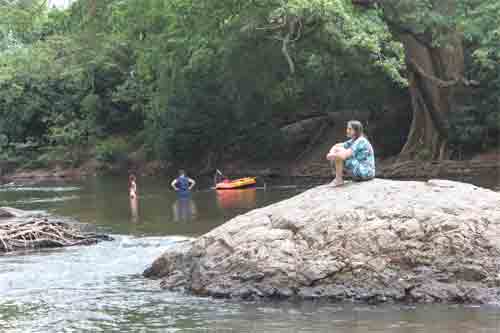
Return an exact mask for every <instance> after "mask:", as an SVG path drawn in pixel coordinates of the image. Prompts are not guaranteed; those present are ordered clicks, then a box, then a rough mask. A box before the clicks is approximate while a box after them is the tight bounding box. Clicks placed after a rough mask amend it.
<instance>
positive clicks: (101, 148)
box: [95, 139, 129, 163]
mask: <svg viewBox="0 0 500 333" xmlns="http://www.w3.org/2000/svg"><path fill="white" fill-rule="evenodd" d="M128 151H129V146H128V144H127V143H126V142H125V140H123V139H108V140H105V141H101V142H99V143H97V146H96V152H95V153H96V159H97V160H98V161H100V162H104V163H117V162H123V161H126V160H127V154H128Z"/></svg>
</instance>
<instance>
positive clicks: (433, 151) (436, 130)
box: [352, 0, 465, 159]
mask: <svg viewBox="0 0 500 333" xmlns="http://www.w3.org/2000/svg"><path fill="white" fill-rule="evenodd" d="M352 3H353V4H354V5H357V6H362V7H372V6H375V5H378V6H380V7H381V8H383V9H387V10H388V12H389V13H390V14H389V15H388V16H386V17H385V19H386V22H387V23H388V25H389V27H390V28H391V29H392V30H393V31H394V34H395V36H396V38H398V39H399V40H400V41H401V42H402V43H403V46H404V49H405V57H406V63H407V65H408V81H409V90H410V95H411V105H412V110H411V111H412V113H413V120H412V125H411V129H410V133H409V134H408V138H407V142H406V144H405V145H404V147H403V149H402V151H401V154H400V157H401V158H403V159H412V158H414V157H416V156H420V157H427V158H429V159H443V158H446V157H447V156H448V145H447V142H448V132H449V125H448V119H449V115H450V113H452V112H454V110H455V109H456V108H457V103H456V96H457V94H456V93H457V90H458V89H460V87H462V83H463V82H465V80H464V54H463V45H462V39H461V36H460V34H459V33H458V32H457V31H453V30H449V29H448V28H447V27H444V26H443V27H440V28H436V27H434V29H435V30H436V29H440V31H439V33H440V35H441V36H442V37H444V38H443V41H442V42H441V44H440V45H438V46H433V45H432V37H430V36H431V35H432V32H437V31H427V33H417V32H416V30H417V29H414V28H415V27H412V26H411V25H412V23H411V22H402V21H401V20H400V19H399V16H401V17H404V15H405V14H408V13H406V12H402V13H399V12H397V10H398V9H397V8H403V9H402V10H406V11H408V10H413V9H415V8H416V7H415V8H413V7H412V6H411V5H410V6H406V7H395V6H394V3H395V2H391V1H381V0H352ZM397 3H398V2H396V4H397ZM407 4H411V1H407ZM433 6H434V7H433V10H435V11H436V12H438V13H442V14H444V15H450V14H451V13H452V12H453V11H454V10H455V0H439V1H435V2H434V3H433ZM395 8H396V9H395ZM412 8H413V9H412ZM415 10H416V9H415ZM429 28H430V27H429Z"/></svg>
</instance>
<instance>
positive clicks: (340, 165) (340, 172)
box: [331, 157, 344, 186]
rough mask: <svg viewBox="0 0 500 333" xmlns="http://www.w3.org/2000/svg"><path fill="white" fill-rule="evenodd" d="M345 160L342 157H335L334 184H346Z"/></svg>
mask: <svg viewBox="0 0 500 333" xmlns="http://www.w3.org/2000/svg"><path fill="white" fill-rule="evenodd" d="M343 177H344V160H343V159H342V158H341V157H337V158H335V179H334V180H333V181H332V182H331V184H332V185H333V186H340V185H342V184H344V179H343Z"/></svg>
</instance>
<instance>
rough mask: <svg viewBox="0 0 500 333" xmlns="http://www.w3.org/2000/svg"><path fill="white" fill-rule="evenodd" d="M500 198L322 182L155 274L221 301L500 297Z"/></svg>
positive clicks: (449, 186)
mask: <svg viewBox="0 0 500 333" xmlns="http://www.w3.org/2000/svg"><path fill="white" fill-rule="evenodd" d="M499 255H500V194H499V193H496V192H493V191H490V190H486V189H482V188H479V187H476V186H473V185H470V184H464V183H459V182H451V181H446V180H431V181H428V182H415V181H407V182H403V181H390V180H381V179H375V180H373V181H369V182H362V183H349V184H346V185H345V186H343V187H337V188H334V187H330V186H320V187H317V188H313V189H311V190H308V191H306V192H304V193H302V194H300V195H297V196H295V197H293V198H291V199H288V200H285V201H282V202H279V203H276V204H273V205H270V206H268V207H265V208H261V209H256V210H253V211H251V212H249V213H247V214H244V215H241V216H238V217H236V218H234V219H232V220H230V221H229V222H227V223H225V224H223V225H221V226H219V227H217V228H215V229H214V230H212V231H211V232H209V233H207V234H205V235H203V236H201V237H199V238H197V239H195V240H193V241H191V242H184V243H182V244H180V245H179V246H178V247H176V248H174V249H172V250H170V251H167V252H166V253H164V254H163V255H162V256H160V257H159V258H158V259H156V261H155V262H154V263H153V264H152V266H151V267H150V268H148V269H147V270H146V271H145V272H144V275H145V276H147V277H152V278H161V279H162V280H163V281H162V286H163V287H165V288H168V289H181V290H185V291H187V292H191V293H194V294H197V295H211V296H220V297H242V298H251V297H299V298H328V299H332V300H338V301H342V300H358V301H363V302H384V301H397V302H463V303H487V302H496V301H498V299H499V298H500V297H499V292H500V288H499V286H500V270H499V267H500V260H499V259H500V256H499Z"/></svg>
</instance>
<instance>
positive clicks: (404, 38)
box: [399, 34, 464, 159]
mask: <svg viewBox="0 0 500 333" xmlns="http://www.w3.org/2000/svg"><path fill="white" fill-rule="evenodd" d="M399 37H400V40H401V42H402V43H403V45H404V48H405V56H406V62H407V64H408V81H409V90H410V95H411V102H412V103H411V105H412V112H413V120H412V125H411V128H410V133H409V134H408V138H407V141H406V144H405V145H404V147H403V149H402V151H401V154H400V157H401V158H403V159H406V158H410V159H411V158H414V157H415V156H416V155H419V156H421V157H424V156H425V157H427V158H431V159H443V158H446V157H447V156H448V147H447V141H448V129H449V125H448V118H449V114H450V113H451V112H454V110H455V109H456V107H457V105H456V104H457V103H456V90H457V89H458V87H459V86H460V84H459V82H458V80H459V79H460V78H463V75H464V55H463V49H462V42H461V40H460V39H459V38H458V36H455V35H454V36H451V37H450V39H449V41H448V43H447V45H443V46H439V47H431V46H430V45H427V43H425V42H424V41H422V40H419V39H417V37H416V36H414V35H411V34H401V35H400V36H399Z"/></svg>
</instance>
